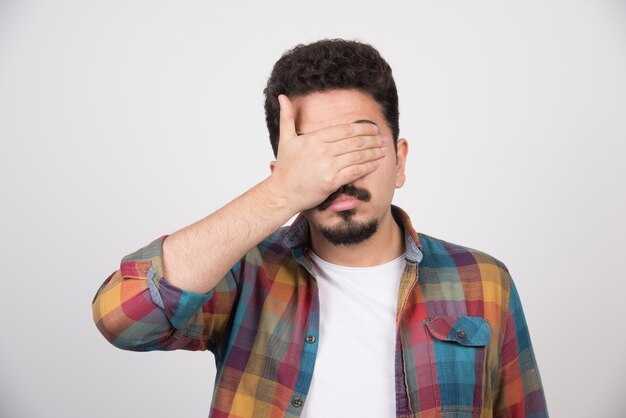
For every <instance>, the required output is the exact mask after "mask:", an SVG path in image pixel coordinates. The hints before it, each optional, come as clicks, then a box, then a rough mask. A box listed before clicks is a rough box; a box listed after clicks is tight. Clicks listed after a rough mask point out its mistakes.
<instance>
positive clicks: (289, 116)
mask: <svg viewBox="0 0 626 418" xmlns="http://www.w3.org/2000/svg"><path fill="white" fill-rule="evenodd" d="M278 103H279V104H280V127H279V129H280V133H279V143H280V140H282V139H285V138H293V137H294V136H297V135H298V134H296V123H295V121H294V116H293V105H292V104H291V100H289V97H287V96H286V95H284V94H279V95H278Z"/></svg>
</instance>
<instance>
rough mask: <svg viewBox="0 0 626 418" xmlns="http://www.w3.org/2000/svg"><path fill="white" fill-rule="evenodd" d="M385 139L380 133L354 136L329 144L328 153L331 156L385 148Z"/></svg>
mask: <svg viewBox="0 0 626 418" xmlns="http://www.w3.org/2000/svg"><path fill="white" fill-rule="evenodd" d="M387 141H388V140H387V138H386V137H384V136H381V135H368V136H355V137H352V138H347V139H344V140H342V141H337V142H333V143H331V144H329V146H330V153H331V155H333V156H339V155H343V154H347V153H349V152H354V151H359V150H366V149H370V148H380V147H382V148H385V146H386V145H387Z"/></svg>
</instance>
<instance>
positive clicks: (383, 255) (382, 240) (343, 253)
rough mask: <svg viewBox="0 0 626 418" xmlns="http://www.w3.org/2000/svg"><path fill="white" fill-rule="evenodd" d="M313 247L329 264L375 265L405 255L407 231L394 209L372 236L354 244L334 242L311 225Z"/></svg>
mask: <svg viewBox="0 0 626 418" xmlns="http://www.w3.org/2000/svg"><path fill="white" fill-rule="evenodd" d="M310 232H311V248H312V249H313V252H315V254H317V255H318V256H319V257H320V258H322V259H324V260H326V261H328V262H329V263H333V264H338V265H340V266H347V267H372V266H377V265H380V264H384V263H387V262H389V261H392V260H395V259H396V258H398V257H400V256H401V255H402V254H404V251H405V248H404V233H403V231H402V228H400V226H399V225H398V224H397V223H396V221H395V220H394V219H393V216H392V215H391V208H390V209H389V210H388V211H387V213H386V214H385V216H384V217H383V218H382V219H381V220H380V222H379V224H378V230H377V231H376V233H375V234H374V235H372V236H371V237H370V238H369V239H367V240H365V241H363V242H361V243H359V244H354V245H334V244H332V243H330V242H328V241H327V240H326V239H325V238H324V237H322V235H321V234H320V232H319V231H318V230H316V229H315V228H313V227H310Z"/></svg>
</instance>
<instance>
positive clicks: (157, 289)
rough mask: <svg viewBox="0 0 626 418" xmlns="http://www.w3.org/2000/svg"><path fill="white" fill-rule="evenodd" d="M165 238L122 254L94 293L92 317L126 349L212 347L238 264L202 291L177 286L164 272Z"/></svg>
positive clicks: (230, 301) (228, 307)
mask: <svg viewBox="0 0 626 418" xmlns="http://www.w3.org/2000/svg"><path fill="white" fill-rule="evenodd" d="M166 238H167V235H164V236H162V237H160V238H157V239H156V240H154V241H153V242H151V243H150V244H148V245H147V246H145V247H143V248H141V249H139V250H138V251H136V252H134V253H132V254H129V255H127V256H126V257H124V258H123V259H122V262H121V264H120V268H119V269H118V270H117V271H115V272H113V273H112V274H111V275H110V276H109V277H108V278H107V279H106V280H105V281H104V283H103V284H102V285H101V286H100V288H99V289H98V291H97V292H96V295H95V297H94V299H93V301H92V310H93V319H94V322H95V323H96V326H97V327H98V330H99V331H100V332H101V333H102V335H103V336H104V337H105V338H106V339H107V340H108V341H109V342H110V343H111V344H113V345H115V346H116V347H119V348H122V349H125V350H133V351H150V350H175V349H186V350H205V349H209V350H213V349H214V348H215V346H216V345H217V344H219V342H220V338H221V336H222V335H223V334H224V331H225V330H226V326H227V324H228V322H229V317H230V313H231V311H232V310H233V306H234V303H235V301H236V299H237V282H236V279H235V277H236V272H237V269H238V266H234V267H233V268H232V269H231V270H230V271H229V273H228V274H227V275H226V276H225V277H224V278H223V279H222V280H221V281H220V282H219V283H218V285H217V286H216V287H215V288H214V289H213V290H211V291H209V292H207V293H196V292H191V291H188V290H183V289H180V288H178V287H176V286H174V285H172V284H170V283H169V282H168V281H167V280H166V279H165V278H164V277H163V241H164V240H165V239H166Z"/></svg>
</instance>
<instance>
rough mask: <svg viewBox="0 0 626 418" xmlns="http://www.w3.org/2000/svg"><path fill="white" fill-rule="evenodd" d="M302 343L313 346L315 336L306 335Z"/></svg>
mask: <svg viewBox="0 0 626 418" xmlns="http://www.w3.org/2000/svg"><path fill="white" fill-rule="evenodd" d="M304 341H306V342H307V343H308V344H313V343H314V342H315V335H307V336H306V338H305V339H304Z"/></svg>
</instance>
